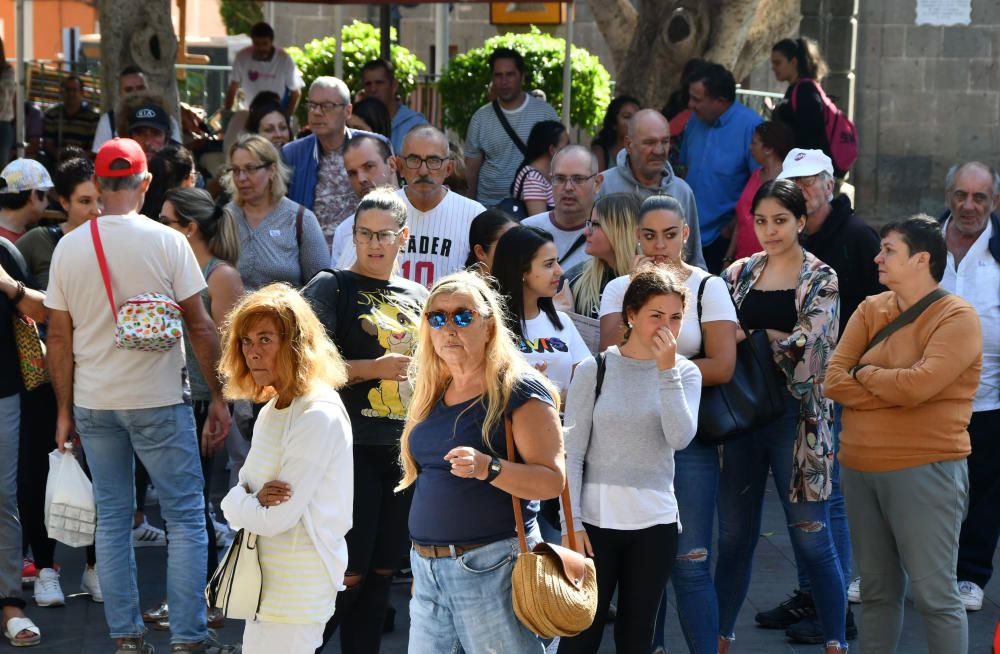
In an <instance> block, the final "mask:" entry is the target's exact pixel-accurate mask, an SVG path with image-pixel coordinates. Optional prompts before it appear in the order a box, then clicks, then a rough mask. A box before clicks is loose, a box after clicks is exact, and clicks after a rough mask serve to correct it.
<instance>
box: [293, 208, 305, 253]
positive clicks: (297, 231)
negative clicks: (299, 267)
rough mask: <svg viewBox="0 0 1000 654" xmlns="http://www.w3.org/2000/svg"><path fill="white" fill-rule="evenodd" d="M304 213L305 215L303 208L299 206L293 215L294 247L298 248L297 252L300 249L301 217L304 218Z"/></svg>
mask: <svg viewBox="0 0 1000 654" xmlns="http://www.w3.org/2000/svg"><path fill="white" fill-rule="evenodd" d="M305 213H306V208H305V206H304V205H301V204H300V205H299V210H298V212H297V213H296V214H295V245H297V246H298V248H299V250H301V249H302V216H304V215H305ZM300 256H301V253H300Z"/></svg>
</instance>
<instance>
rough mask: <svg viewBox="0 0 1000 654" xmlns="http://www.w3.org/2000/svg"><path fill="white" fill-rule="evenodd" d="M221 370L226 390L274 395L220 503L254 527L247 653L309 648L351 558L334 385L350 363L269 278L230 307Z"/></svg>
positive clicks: (346, 431) (345, 430) (348, 490)
mask: <svg viewBox="0 0 1000 654" xmlns="http://www.w3.org/2000/svg"><path fill="white" fill-rule="evenodd" d="M219 369H220V371H221V372H222V374H223V376H224V377H225V378H226V387H225V393H226V396H227V397H228V398H229V399H233V400H236V399H248V400H251V401H253V402H267V404H265V406H264V408H263V409H262V410H261V412H260V415H259V417H258V418H257V422H256V424H255V425H254V430H253V441H252V445H251V447H250V453H249V454H248V455H247V459H246V463H245V464H244V465H243V469H242V470H241V471H240V483H239V485H237V486H236V487H234V488H233V489H232V490H230V491H229V494H228V495H226V497H225V499H223V500H222V510H223V512H224V513H225V516H226V519H227V520H228V521H229V523H230V524H231V525H232V526H233V527H235V528H238V529H239V528H242V529H245V530H246V531H247V532H249V533H252V534H256V535H257V550H258V554H259V557H260V567H261V576H262V590H261V598H260V606H259V608H258V610H257V617H256V619H254V620H250V621H248V622H247V623H246V630H245V632H244V636H243V651H244V652H245V653H246V654H273V653H274V652H281V653H282V654H299V653H302V654H307V653H311V652H313V651H314V650H315V649H316V647H317V646H319V645H320V643H321V642H322V636H323V626H324V625H325V624H326V622H327V620H329V619H330V617H331V616H332V615H333V611H334V606H335V601H336V597H337V592H338V591H339V590H341V589H342V588H343V580H344V570H345V569H346V567H347V543H346V541H345V540H344V536H345V535H346V534H347V531H348V530H349V529H350V528H351V510H352V502H353V489H354V479H353V477H354V474H353V464H352V461H351V457H352V454H351V441H352V439H351V425H350V421H349V419H348V417H347V412H346V410H345V409H344V405H343V403H342V402H341V400H340V396H339V395H338V394H337V391H336V389H337V388H339V387H340V386H343V384H344V383H345V382H346V381H347V372H346V368H345V366H344V362H343V359H342V358H341V356H340V354H339V353H338V351H337V348H336V347H335V346H334V345H333V343H331V342H330V339H329V338H328V337H327V335H326V330H325V329H324V328H323V325H322V324H320V322H319V319H317V318H316V315H315V314H314V313H313V311H312V309H310V308H309V305H308V304H307V303H306V301H305V299H303V298H302V296H301V295H299V294H298V292H297V291H295V290H293V289H291V288H290V287H288V286H287V285H285V284H271V285H269V286H266V287H264V288H263V289H261V290H259V291H257V292H256V293H253V294H252V295H249V296H247V297H246V298H244V299H243V300H242V301H241V302H240V304H239V305H237V307H236V309H234V310H233V313H232V315H231V318H230V322H229V325H228V326H227V329H226V334H225V337H224V344H223V351H222V358H221V361H220V364H219Z"/></svg>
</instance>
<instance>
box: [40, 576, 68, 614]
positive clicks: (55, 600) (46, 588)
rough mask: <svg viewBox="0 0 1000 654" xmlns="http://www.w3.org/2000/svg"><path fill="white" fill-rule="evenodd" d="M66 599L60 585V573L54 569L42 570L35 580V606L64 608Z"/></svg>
mask: <svg viewBox="0 0 1000 654" xmlns="http://www.w3.org/2000/svg"><path fill="white" fill-rule="evenodd" d="M65 603H66V597H65V596H64V595H63V592H62V587H61V586H60V585H59V573H58V572H56V571H55V570H53V569H52V568H42V569H41V570H39V571H38V578H37V579H35V604H37V605H38V606H63V605H64V604H65Z"/></svg>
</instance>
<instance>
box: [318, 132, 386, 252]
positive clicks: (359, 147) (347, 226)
mask: <svg viewBox="0 0 1000 654" xmlns="http://www.w3.org/2000/svg"><path fill="white" fill-rule="evenodd" d="M344 170H346V171H347V179H348V181H349V182H350V183H351V188H353V189H354V192H355V193H357V194H358V197H359V198H363V197H365V196H366V195H368V194H369V193H371V192H372V191H374V190H375V189H376V188H378V187H380V186H391V187H392V188H399V183H398V182H397V179H396V158H395V157H394V156H392V150H390V149H389V146H388V145H387V144H386V142H385V141H380V140H379V139H377V138H375V137H374V136H358V137H356V138H353V139H351V140H350V141H348V142H347V145H345V146H344ZM353 231H354V214H351V215H350V216H348V217H347V218H346V219H345V220H344V222H342V223H340V224H339V225H338V226H337V231H336V232H334V234H333V256H332V257H331V259H330V266H331V267H333V268H336V267H337V262H338V261H340V257H341V256H342V255H343V253H344V250H345V249H346V248H347V246H348V244H350V242H351V234H352V233H353Z"/></svg>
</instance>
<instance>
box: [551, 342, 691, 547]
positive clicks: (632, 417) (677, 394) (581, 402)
mask: <svg viewBox="0 0 1000 654" xmlns="http://www.w3.org/2000/svg"><path fill="white" fill-rule="evenodd" d="M605 357H606V359H605V360H606V370H605V374H604V382H603V384H602V386H601V396H600V397H599V398H597V405H596V406H595V405H594V386H595V383H596V381H597V362H596V361H595V360H594V359H593V358H589V359H586V360H584V361H583V362H582V363H581V364H580V365H579V366H577V368H576V372H575V373H574V375H573V383H572V384H571V385H570V387H569V393H568V394H567V398H568V399H567V402H566V418H565V424H566V428H565V439H566V474H567V476H568V478H569V489H570V498H571V500H572V502H573V508H574V513H576V514H579V513H580V510H581V509H580V507H581V504H580V496H581V491H582V488H583V484H584V483H587V484H613V485H617V486H631V487H633V488H648V489H653V490H657V491H662V492H669V493H672V492H673V489H674V450H681V449H684V448H685V447H687V445H688V443H690V442H691V439H692V438H694V434H695V430H696V429H697V427H698V402H699V401H700V399H701V371H700V370H698V367H697V366H696V365H694V364H693V363H691V362H690V361H689V360H688V359H686V358H684V357H682V356H680V355H677V364H676V365H675V366H674V367H673V368H671V369H669V370H664V371H660V370H658V369H657V367H656V362H655V361H652V360H641V359H630V358H628V357H623V356H622V355H621V353H620V352H619V351H618V348H617V347H616V346H611V347H609V348H608V349H607V351H606V352H605ZM576 528H577V529H581V528H582V527H580V526H579V525H577V526H576Z"/></svg>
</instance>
